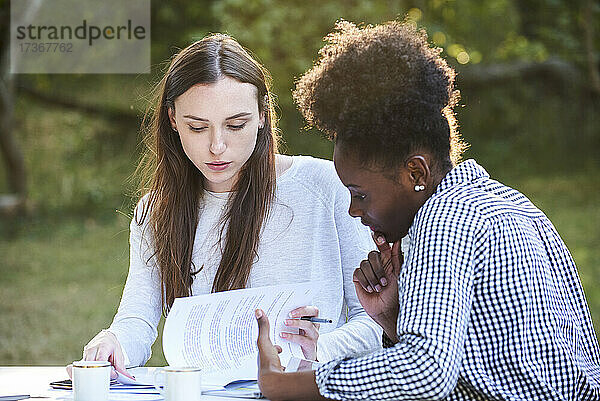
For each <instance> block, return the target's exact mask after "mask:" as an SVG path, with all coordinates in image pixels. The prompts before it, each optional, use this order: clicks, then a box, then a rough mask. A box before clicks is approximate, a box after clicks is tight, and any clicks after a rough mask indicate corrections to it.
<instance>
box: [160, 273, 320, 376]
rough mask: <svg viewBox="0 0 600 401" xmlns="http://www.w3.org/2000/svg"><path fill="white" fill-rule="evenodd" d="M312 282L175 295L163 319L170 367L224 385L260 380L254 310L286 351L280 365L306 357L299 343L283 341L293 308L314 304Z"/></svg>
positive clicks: (164, 341) (166, 351)
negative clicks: (200, 372)
mask: <svg viewBox="0 0 600 401" xmlns="http://www.w3.org/2000/svg"><path fill="white" fill-rule="evenodd" d="M312 287H313V284H312V283H310V282H308V283H297V284H288V285H278V286H268V287H259V288H249V289H243V290H233V291H225V292H218V293H214V294H207V295H197V296H192V297H185V298H177V299H175V302H174V303H173V307H172V308H171V311H170V312H169V315H168V316H167V319H166V321H165V327H164V331H163V351H164V354H165V358H166V360H167V362H168V363H169V365H170V366H195V367H200V368H202V369H203V370H204V372H205V374H204V375H203V382H204V383H206V384H215V385H224V384H226V383H229V382H231V381H233V380H239V379H256V378H257V364H256V362H257V355H258V349H257V347H256V339H257V337H258V325H257V323H256V319H255V317H254V310H255V309H258V308H260V309H262V310H263V311H264V312H265V313H266V314H267V316H268V317H269V323H270V327H271V332H270V336H271V341H273V343H274V344H278V345H280V346H281V348H282V349H283V352H282V353H281V354H280V355H279V356H280V358H281V364H282V365H283V366H286V365H287V362H288V360H289V359H290V358H291V357H292V356H295V357H297V358H303V357H304V354H303V353H302V350H301V348H300V346H299V345H297V344H295V343H292V342H289V341H287V340H284V339H282V338H281V337H280V336H279V333H280V332H282V331H287V332H292V333H293V332H295V333H298V330H297V329H293V328H289V327H287V326H285V324H284V320H285V319H286V318H289V312H290V311H292V310H293V309H295V308H298V307H300V306H305V305H310V304H311V303H312V292H311V288H312Z"/></svg>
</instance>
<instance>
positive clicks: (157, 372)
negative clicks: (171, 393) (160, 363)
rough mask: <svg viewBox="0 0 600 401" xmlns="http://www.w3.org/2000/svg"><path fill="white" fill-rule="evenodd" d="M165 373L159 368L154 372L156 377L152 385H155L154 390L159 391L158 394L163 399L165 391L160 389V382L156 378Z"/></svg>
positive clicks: (153, 378) (153, 377)
mask: <svg viewBox="0 0 600 401" xmlns="http://www.w3.org/2000/svg"><path fill="white" fill-rule="evenodd" d="M161 373H162V374H163V375H164V373H165V371H164V369H163V368H158V369H156V370H155V371H154V375H152V382H153V383H152V384H153V385H154V388H155V389H157V390H158V392H159V393H160V395H162V396H163V397H164V396H165V390H164V389H162V388H161V387H160V385H158V381H157V380H156V378H157V377H158V375H160V374H161Z"/></svg>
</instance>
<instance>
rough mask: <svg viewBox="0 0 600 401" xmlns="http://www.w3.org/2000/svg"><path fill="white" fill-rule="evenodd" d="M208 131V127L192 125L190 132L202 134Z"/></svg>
mask: <svg viewBox="0 0 600 401" xmlns="http://www.w3.org/2000/svg"><path fill="white" fill-rule="evenodd" d="M205 129H206V127H192V126H191V125H190V130H192V131H194V132H200V131H204V130H205Z"/></svg>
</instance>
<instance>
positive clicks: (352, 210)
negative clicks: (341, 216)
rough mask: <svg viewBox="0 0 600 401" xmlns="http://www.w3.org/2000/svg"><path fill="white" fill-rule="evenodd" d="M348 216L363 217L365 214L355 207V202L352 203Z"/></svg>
mask: <svg viewBox="0 0 600 401" xmlns="http://www.w3.org/2000/svg"><path fill="white" fill-rule="evenodd" d="M348 214H349V215H350V216H352V217H362V215H363V212H362V210H361V209H360V208H357V207H356V206H355V205H354V202H350V207H349V208H348Z"/></svg>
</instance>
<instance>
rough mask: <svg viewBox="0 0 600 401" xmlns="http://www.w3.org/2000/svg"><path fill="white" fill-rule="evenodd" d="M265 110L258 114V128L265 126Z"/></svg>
mask: <svg viewBox="0 0 600 401" xmlns="http://www.w3.org/2000/svg"><path fill="white" fill-rule="evenodd" d="M265 120H266V119H265V112H264V111H261V112H260V114H259V116H258V128H259V129H263V128H264V127H265Z"/></svg>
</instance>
